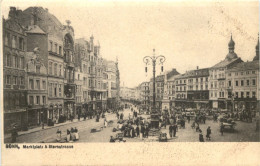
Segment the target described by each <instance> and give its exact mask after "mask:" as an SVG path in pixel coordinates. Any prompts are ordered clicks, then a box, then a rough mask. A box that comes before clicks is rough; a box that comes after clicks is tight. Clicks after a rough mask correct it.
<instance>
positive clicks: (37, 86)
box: [36, 80, 41, 89]
mask: <svg viewBox="0 0 260 166" xmlns="http://www.w3.org/2000/svg"><path fill="white" fill-rule="evenodd" d="M36 89H41V88H40V80H36Z"/></svg>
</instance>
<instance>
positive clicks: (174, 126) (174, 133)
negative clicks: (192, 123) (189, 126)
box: [173, 123, 178, 137]
mask: <svg viewBox="0 0 260 166" xmlns="http://www.w3.org/2000/svg"><path fill="white" fill-rule="evenodd" d="M177 130H178V126H177V124H176V123H175V124H174V125H173V137H176V132H177Z"/></svg>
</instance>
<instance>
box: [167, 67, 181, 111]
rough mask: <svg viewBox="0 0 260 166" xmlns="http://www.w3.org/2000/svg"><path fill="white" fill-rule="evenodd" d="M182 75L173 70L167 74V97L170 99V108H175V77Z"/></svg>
mask: <svg viewBox="0 0 260 166" xmlns="http://www.w3.org/2000/svg"><path fill="white" fill-rule="evenodd" d="M179 74H180V73H179V72H178V71H177V70H176V69H175V68H173V69H172V70H171V71H170V72H167V83H166V88H167V90H166V91H167V95H168V98H169V102H170V103H169V107H170V108H172V107H175V77H177V76H178V75H179Z"/></svg>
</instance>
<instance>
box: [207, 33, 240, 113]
mask: <svg viewBox="0 0 260 166" xmlns="http://www.w3.org/2000/svg"><path fill="white" fill-rule="evenodd" d="M228 48H229V53H228V54H227V56H226V58H225V59H224V60H222V61H220V62H219V63H217V64H216V65H214V66H213V67H211V68H210V69H209V84H210V86H209V91H210V96H209V99H210V105H211V107H212V108H221V109H227V108H228V105H230V104H229V103H228V101H229V100H226V99H227V98H228V91H227V87H226V73H227V70H228V69H230V68H232V66H234V65H235V64H237V63H241V62H242V60H241V59H240V58H239V57H238V56H237V54H236V53H235V52H234V49H235V42H234V41H233V39H232V36H231V39H230V42H229V43H228Z"/></svg>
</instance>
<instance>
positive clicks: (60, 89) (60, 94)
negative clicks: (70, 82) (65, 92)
mask: <svg viewBox="0 0 260 166" xmlns="http://www.w3.org/2000/svg"><path fill="white" fill-rule="evenodd" d="M59 97H61V84H60V85H59Z"/></svg>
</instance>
